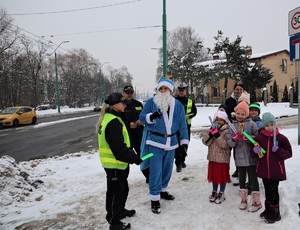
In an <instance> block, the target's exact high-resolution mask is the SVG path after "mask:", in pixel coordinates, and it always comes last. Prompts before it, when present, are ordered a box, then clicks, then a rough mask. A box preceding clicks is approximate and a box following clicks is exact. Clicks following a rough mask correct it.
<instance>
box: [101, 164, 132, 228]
mask: <svg viewBox="0 0 300 230" xmlns="http://www.w3.org/2000/svg"><path fill="white" fill-rule="evenodd" d="M105 172H106V179H107V191H106V211H107V214H106V220H107V221H108V223H109V224H116V223H119V222H120V214H121V212H122V211H123V210H124V208H125V204H126V201H127V197H128V192H129V186H128V181H127V178H128V175H129V166H128V167H127V168H126V169H125V170H119V169H105Z"/></svg>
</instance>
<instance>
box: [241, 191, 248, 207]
mask: <svg viewBox="0 0 300 230" xmlns="http://www.w3.org/2000/svg"><path fill="white" fill-rule="evenodd" d="M247 196H248V191H247V189H240V197H241V203H240V209H241V210H245V209H247Z"/></svg>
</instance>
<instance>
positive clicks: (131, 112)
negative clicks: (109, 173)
mask: <svg viewBox="0 0 300 230" xmlns="http://www.w3.org/2000/svg"><path fill="white" fill-rule="evenodd" d="M142 109H143V104H142V103H141V102H140V101H138V100H135V99H132V100H131V101H130V103H129V104H127V107H126V109H125V111H124V113H123V116H122V118H123V121H124V122H125V124H126V126H127V129H128V132H129V135H130V140H131V143H132V147H134V149H135V150H136V151H137V153H138V154H139V153H140V145H141V141H142V137H143V130H144V126H143V125H140V126H137V127H136V128H135V129H132V128H130V122H136V121H137V120H139V115H140V113H141V111H142Z"/></svg>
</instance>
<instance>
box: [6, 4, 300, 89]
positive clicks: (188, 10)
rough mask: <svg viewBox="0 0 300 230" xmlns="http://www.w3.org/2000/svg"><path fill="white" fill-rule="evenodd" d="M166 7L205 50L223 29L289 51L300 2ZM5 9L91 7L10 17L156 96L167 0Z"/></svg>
mask: <svg viewBox="0 0 300 230" xmlns="http://www.w3.org/2000/svg"><path fill="white" fill-rule="evenodd" d="M120 3H124V4H120ZM166 4H167V29H168V31H170V30H174V29H176V28H177V27H182V26H191V27H192V28H193V29H195V31H196V33H197V34H198V35H199V36H200V37H201V38H202V39H203V41H204V46H205V47H209V48H213V45H214V39H213V37H214V36H216V34H217V31H218V30H222V31H223V32H224V36H226V37H229V38H230V40H231V41H232V40H234V39H235V38H236V36H237V35H239V36H242V37H243V39H242V45H249V46H252V49H253V53H264V52H269V51H275V50H280V49H288V50H289V36H288V13H289V11H291V10H293V9H295V8H296V7H299V6H300V2H299V0H166ZM108 5H111V6H108ZM0 6H1V7H2V8H4V9H5V10H6V12H7V13H8V14H22V13H43V12H53V11H54V12H56V11H67V10H75V9H83V8H92V9H89V10H80V11H73V12H65V13H56V14H37V15H11V17H12V18H14V24H15V25H18V26H20V27H21V28H23V29H25V30H27V31H29V32H31V33H33V34H35V35H38V36H45V39H47V40H51V41H52V42H54V43H56V44H60V43H61V42H62V41H64V40H69V41H70V43H66V44H63V45H62V47H63V48H64V49H67V50H71V49H74V48H76V49H77V48H84V49H86V50H87V51H88V52H89V53H90V54H92V56H93V57H94V58H96V59H98V60H99V61H100V62H101V63H104V62H109V65H111V66H112V67H114V68H120V67H122V66H126V67H127V68H128V71H129V72H130V73H131V74H132V76H133V78H134V80H133V83H134V86H135V87H136V88H137V89H138V90H141V91H144V92H145V93H146V92H148V93H150V94H152V92H153V88H154V87H155V86H156V83H155V73H156V67H157V61H158V51H157V50H155V49H151V48H159V47H162V43H161V41H160V40H159V38H160V36H161V34H162V28H161V27H154V26H159V25H161V24H162V8H163V0H19V1H18V0H0ZM104 6H107V7H104ZM141 27H143V28H141ZM128 28H140V29H128ZM123 29H124V30H123ZM109 30H110V31H109ZM96 31H100V32H96ZM85 32H90V33H85ZM67 34H68V35H67ZM27 35H29V34H27ZM51 35H54V36H53V37H51ZM29 36H31V37H33V36H32V35H29ZM63 52H64V51H63ZM105 66H107V65H104V66H103V71H105Z"/></svg>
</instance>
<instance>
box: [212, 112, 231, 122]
mask: <svg viewBox="0 0 300 230" xmlns="http://www.w3.org/2000/svg"><path fill="white" fill-rule="evenodd" d="M216 118H220V119H223V120H224V121H226V122H227V121H228V116H227V113H226V112H224V111H221V110H219V111H217V112H216V113H215V115H214V119H216Z"/></svg>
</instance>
